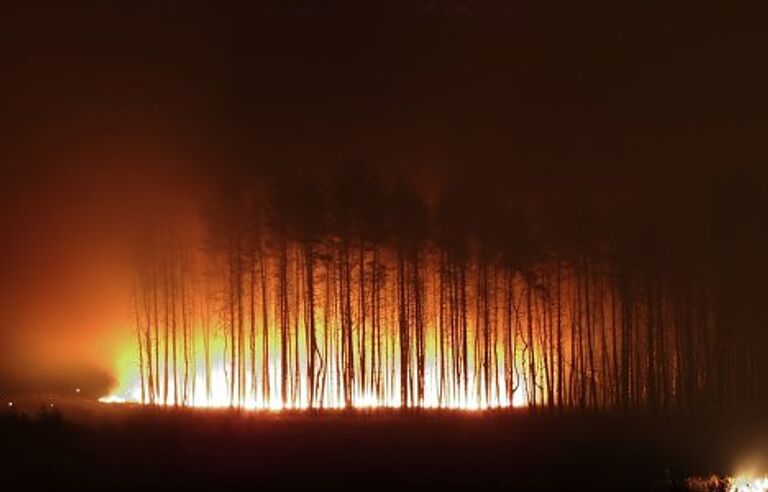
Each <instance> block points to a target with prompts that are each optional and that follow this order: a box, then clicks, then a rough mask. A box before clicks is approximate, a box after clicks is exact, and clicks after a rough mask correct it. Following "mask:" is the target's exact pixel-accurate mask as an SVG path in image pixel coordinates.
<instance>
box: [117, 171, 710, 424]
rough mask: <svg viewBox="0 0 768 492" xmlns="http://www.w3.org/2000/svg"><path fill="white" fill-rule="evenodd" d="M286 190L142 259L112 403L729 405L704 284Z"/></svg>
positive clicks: (410, 208) (416, 203) (409, 207)
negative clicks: (704, 399) (705, 401)
mask: <svg viewBox="0 0 768 492" xmlns="http://www.w3.org/2000/svg"><path fill="white" fill-rule="evenodd" d="M280 179H282V180H284V181H283V182H281V183H279V185H274V184H273V186H272V187H271V188H262V187H260V186H259V185H258V183H256V184H255V185H254V188H253V190H250V191H248V192H247V193H245V194H243V195H242V196H240V197H237V196H228V197H227V198H226V199H227V200H228V201H229V202H230V203H229V205H227V207H228V208H227V209H225V210H220V211H218V212H215V214H219V215H216V216H215V219H214V222H211V223H210V224H208V225H207V226H206V228H205V229H207V236H206V239H205V240H204V241H203V243H204V244H207V245H209V246H207V247H202V246H201V242H200V241H199V240H196V239H189V238H188V237H185V236H184V231H178V230H176V231H174V230H173V229H171V228H168V229H166V230H165V232H163V233H161V234H156V235H155V236H154V238H153V239H151V240H150V241H148V242H146V243H144V245H143V247H142V248H141V250H140V254H139V256H138V261H137V263H136V271H135V278H134V282H133V285H134V288H133V296H132V297H133V300H132V307H131V311H132V312H133V315H132V318H133V322H132V325H133V326H132V328H131V330H132V333H133V335H132V338H133V340H134V342H133V344H132V346H127V347H126V349H125V351H124V353H123V354H122V360H123V361H124V362H125V363H124V365H123V367H120V368H118V369H117V371H116V372H117V375H118V383H119V384H118V387H117V389H116V390H115V392H114V394H113V395H112V398H111V399H108V400H107V401H116V399H118V398H119V399H122V400H125V401H131V402H137V403H144V404H149V405H162V406H168V405H170V406H192V407H207V406H210V407H237V408H248V409H272V410H275V409H283V408H286V409H299V408H363V407H398V408H411V407H420V408H446V409H463V410H480V409H493V408H508V407H520V406H528V407H531V408H536V407H552V408H553V407H558V408H566V407H571V408H593V409H601V408H603V409H605V408H630V407H639V406H647V407H649V408H668V409H669V408H686V407H687V406H688V405H691V404H692V403H691V402H692V401H694V400H696V399H698V398H700V397H701V396H702V395H706V394H710V395H712V394H715V393H717V394H718V395H720V393H718V392H720V391H721V390H722V384H723V383H724V380H723V379H719V378H718V377H720V378H721V377H723V376H724V373H723V372H719V373H718V372H717V370H718V369H719V367H718V364H720V361H718V360H717V359H715V358H713V357H712V356H711V355H712V352H711V351H712V347H713V346H714V345H713V344H714V341H715V339H716V337H717V336H718V334H717V331H716V330H715V327H714V325H713V317H712V314H711V306H710V305H709V303H708V302H707V296H708V289H707V287H706V284H703V285H700V283H699V282H698V281H693V280H692V279H687V278H675V277H672V276H670V275H665V274H663V273H662V272H655V273H654V274H653V275H648V274H646V273H644V274H642V275H635V274H633V273H632V272H629V271H623V270H622V269H621V265H617V264H615V262H614V261H613V260H612V259H611V258H610V257H607V256H601V255H598V254H596V253H595V252H586V251H585V252H582V253H581V254H579V255H577V256H574V255H572V254H570V253H569V252H567V251H562V252H560V251H557V250H555V251H551V250H545V249H543V250H542V251H540V252H531V251H525V250H522V249H520V246H519V244H518V243H517V242H516V241H514V239H513V240H511V241H510V242H504V241H503V240H502V241H495V242H494V243H488V244H485V243H482V242H477V236H476V235H475V234H477V233H475V234H470V233H469V232H468V231H467V230H466V229H465V227H466V225H457V223H456V221H455V220H454V219H453V218H451V219H449V220H447V221H440V220H439V219H438V220H435V219H431V218H430V217H434V216H435V214H434V213H433V212H432V211H430V210H428V209H427V208H426V205H425V204H423V202H422V201H421V200H420V198H419V197H418V196H417V195H416V194H414V193H413V192H412V191H410V190H408V189H403V188H400V189H394V190H391V191H390V190H386V189H384V188H383V187H381V185H380V184H378V183H377V181H376V180H375V179H373V178H371V177H369V176H362V177H358V178H355V186H356V187H357V188H355V189H352V190H347V191H345V190H344V189H343V188H341V190H340V188H339V187H340V186H344V185H342V184H341V183H334V184H333V185H332V186H331V187H330V189H331V190H334V191H333V193H335V194H339V195H340V196H334V195H333V194H328V193H329V192H327V191H326V192H322V191H321V189H322V188H321V187H320V186H319V184H318V183H317V182H314V181H312V178H311V177H310V176H306V175H305V176H303V177H289V176H287V175H284V176H283V177H282V178H280ZM292 179H297V180H298V181H296V182H293V181H290V180H292ZM341 179H344V178H341ZM285 180H287V181H285ZM296 189H299V190H303V193H304V195H303V196H297V194H296V193H297V192H296V191H291V199H292V200H295V201H297V202H298V203H304V202H307V203H313V204H314V205H313V206H311V207H306V208H301V209H296V208H291V207H290V206H288V205H287V204H286V200H287V197H284V196H282V195H281V193H283V191H281V190H296ZM339 190H340V191H339ZM255 194H258V195H259V196H261V197H262V198H261V199H260V200H254V199H253V198H252V197H253V196H254V195H255ZM347 194H349V195H352V196H353V197H356V198H343V197H345V196H346V195H347ZM376 196H378V197H380V198H379V199H377V201H375V202H372V201H371V200H372V199H371V198H370V197H376ZM340 197H342V198H340ZM340 200H341V203H343V207H342V208H334V207H340V205H338V204H339V203H340V202H339V201H340ZM356 200H358V201H356ZM457 205H458V204H457V203H450V202H449V201H448V202H445V201H444V202H443V203H442V204H441V207H443V208H444V209H445V210H453V208H454V207H456V206H457ZM319 210H325V212H322V213H321V212H320V211H319ZM442 213H443V212H440V213H438V214H437V217H438V218H439V217H441V216H442V215H441V214H442ZM223 214H229V216H227V215H223ZM369 216H370V217H369ZM375 217H379V219H378V220H374V218H375ZM383 217H384V218H386V217H389V219H382V218H383ZM385 220H386V224H387V225H386V226H385V225H384V224H385ZM430 220H435V223H432V224H430ZM434 230H438V231H441V232H440V233H439V234H437V235H433V234H432V233H430V232H429V231H434ZM491 244H492V246H491ZM211 246H212V247H211ZM694 326H696V327H698V332H697V336H695V337H694V336H693V332H692V327H694ZM694 360H695V361H696V363H694ZM723 369H725V368H723ZM716 374H717V375H718V377H715V375H716Z"/></svg>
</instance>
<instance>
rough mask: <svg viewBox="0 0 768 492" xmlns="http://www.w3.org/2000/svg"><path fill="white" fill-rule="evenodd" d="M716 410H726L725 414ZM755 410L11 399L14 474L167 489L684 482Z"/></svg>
mask: <svg viewBox="0 0 768 492" xmlns="http://www.w3.org/2000/svg"><path fill="white" fill-rule="evenodd" d="M715 422H716V423H715ZM755 422H756V421H755V420H753V419H750V418H748V417H743V416H742V417H739V418H730V419H724V418H722V417H720V418H719V419H716V420H715V419H711V418H703V417H700V418H691V417H680V418H665V419H659V418H650V417H648V416H645V417H631V418H630V417H627V416H623V417H618V416H608V415H590V416H584V415H568V416H551V415H530V414H527V413H525V412H517V413H481V414H468V413H455V412H454V413H441V412H429V411H424V412H421V413H413V414H407V415H404V414H402V413H400V412H355V413H344V412H326V413H322V414H308V413H293V414H292V413H283V414H273V413H240V414H238V413H235V412H223V411H170V410H169V411H159V410H147V409H141V408H136V407H119V408H118V407H108V408H107V407H103V406H92V407H90V408H88V409H87V410H85V411H83V410H71V411H70V410H67V409H65V410H63V411H62V413H58V412H50V411H47V412H45V413H33V414H32V415H30V416H24V415H22V414H19V413H17V412H7V411H6V412H5V414H4V415H2V417H0V430H1V431H2V448H3V451H2V459H3V461H2V480H3V481H4V482H5V483H16V484H18V485H19V486H21V487H22V488H27V486H28V487H29V488H40V487H45V488H50V489H64V488H65V487H72V486H74V487H77V488H79V489H83V488H100V489H110V490H115V489H133V490H155V489H157V488H160V487H164V488H165V487H171V489H169V490H177V489H178V490H182V489H201V488H210V489H217V490H218V489H229V488H233V489H234V488H237V489H251V490H273V489H278V488H288V489H303V490H318V489H326V488H334V489H336V490H339V491H341V490H370V489H393V488H397V489H417V488H418V489H423V490H434V488H435V487H436V486H437V487H440V488H444V489H445V490H457V487H459V489H458V490H461V489H462V488H463V489H465V490H484V489H506V490H679V487H678V486H677V485H676V484H679V483H681V481H682V479H683V478H684V477H686V476H690V475H697V474H698V475H702V474H709V473H732V472H733V467H736V466H738V465H739V464H738V463H737V460H741V459H747V458H746V456H747V454H748V453H750V452H751V450H752V449H757V448H759V443H760V442H768V441H761V437H762V436H764V435H765V434H763V433H762V430H764V428H762V429H761V428H759V427H758V424H756V423H755Z"/></svg>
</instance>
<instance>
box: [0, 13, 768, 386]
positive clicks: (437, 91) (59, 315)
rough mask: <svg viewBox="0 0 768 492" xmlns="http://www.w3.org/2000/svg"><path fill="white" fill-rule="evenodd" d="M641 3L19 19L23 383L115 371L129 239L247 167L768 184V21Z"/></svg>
mask: <svg viewBox="0 0 768 492" xmlns="http://www.w3.org/2000/svg"><path fill="white" fill-rule="evenodd" d="M641 3H644V4H646V2H606V3H605V4H602V5H596V4H590V3H588V2H587V3H585V2H562V3H553V2H532V1H531V2H527V1H526V2H471V1H464V2H460V1H454V2H452V1H445V2H441V1H413V2H381V3H380V4H378V5H377V6H372V4H371V3H370V2H334V1H282V2H274V5H273V6H270V5H269V2H247V3H246V2H244V3H243V4H242V5H237V3H236V2H211V3H210V4H205V3H201V2H167V1H163V2H147V3H146V4H145V3H144V2H110V1H101V2H99V1H94V2H50V3H42V2H24V5H23V6H22V5H17V6H13V7H7V6H4V7H3V9H2V13H1V15H0V59H1V60H2V61H1V62H0V76H1V77H2V82H1V84H2V87H3V90H2V92H1V93H0V107H1V108H2V116H1V117H0V125H1V126H0V130H2V132H1V133H0V158H2V162H0V169H2V173H3V175H2V181H1V182H0V193H2V195H1V198H0V200H2V202H1V203H2V211H0V220H1V222H0V224H1V225H2V230H3V234H4V237H5V240H4V241H3V243H2V244H1V245H0V256H1V257H2V260H0V268H1V270H0V275H1V277H0V294H2V295H1V296H0V297H1V298H2V301H0V306H2V312H0V323H1V324H0V347H2V348H0V359H2V360H3V363H2V364H0V374H8V373H9V372H19V371H20V369H19V368H20V367H23V368H28V367H38V366H41V365H45V366H46V367H47V368H48V369H51V371H59V372H61V368H66V370H67V371H71V372H73V373H79V372H78V371H86V372H87V371H88V370H90V369H88V368H90V367H108V365H109V361H110V354H111V352H110V351H111V350H113V345H114V342H113V341H112V338H111V337H112V335H111V334H113V333H114V332H115V325H119V324H120V323H121V320H122V319H123V317H124V314H125V313H123V307H122V306H123V301H124V292H125V289H124V285H123V284H124V282H123V281H122V280H120V279H121V278H122V276H121V274H120V273H119V272H122V271H123V269H124V251H123V247H124V245H125V243H126V242H128V241H129V238H130V237H132V236H131V235H132V233H133V232H134V231H135V230H136V229H140V227H141V225H142V223H143V221H144V220H145V219H146V217H147V216H152V215H156V214H158V213H164V214H178V215H179V217H181V216H184V215H185V214H187V213H189V211H190V210H191V209H193V208H194V204H195V203H196V200H198V199H200V197H201V196H204V195H205V194H206V189H207V187H208V184H209V183H210V182H212V180H215V179H218V178H220V177H221V176H222V175H228V174H227V172H225V170H227V169H231V168H243V167H257V168H258V167H259V166H263V165H265V163H275V162H289V163H294V164H298V165H302V166H307V167H311V168H315V169H323V167H324V166H330V165H334V164H337V163H339V162H350V161H357V160H362V161H363V162H365V163H366V165H370V166H372V167H373V168H375V169H377V170H379V171H381V172H383V173H403V174H406V175H407V176H409V177H410V178H411V179H412V180H413V181H414V182H416V183H418V184H419V185H420V186H422V187H424V188H425V189H431V188H440V187H441V186H444V185H445V183H454V184H455V183H461V184H463V185H464V186H466V187H467V188H468V189H470V190H474V191H470V192H469V193H470V195H471V193H480V191H478V190H482V192H483V193H491V194H498V193H504V192H505V190H507V189H508V188H512V186H511V183H514V184H515V185H514V188H515V189H525V190H527V191H526V192H527V193H531V194H534V195H536V194H540V195H541V194H555V195H558V196H564V197H570V196H574V195H577V196H579V197H581V198H582V199H585V200H586V199H589V200H593V201H594V203H596V204H597V206H601V204H602V205H605V206H610V203H613V202H612V201H611V200H615V199H616V197H617V196H618V197H629V198H628V199H629V200H635V201H638V202H641V203H646V202H647V203H652V202H653V201H654V200H655V199H656V197H658V196H666V197H670V196H671V197H676V199H677V200H678V202H682V203H685V202H686V201H687V200H689V199H690V200H694V197H698V196H699V194H701V193H705V194H706V193H708V192H709V190H711V189H712V187H713V186H717V185H718V183H721V182H724V181H725V182H731V181H734V180H735V182H736V183H742V182H748V183H750V185H751V186H753V188H752V189H754V190H756V191H755V192H756V193H762V192H763V191H765V177H766V172H765V170H764V168H765V167H766V166H765V157H766V152H765V139H764V135H765V133H766V129H768V122H767V120H766V115H767V114H768V95H767V94H768V92H767V91H766V89H765V88H766V87H768V76H767V75H768V70H767V69H766V65H765V53H766V47H767V46H768V43H766V34H765V33H766V27H767V26H766V23H767V22H766V19H767V18H768V17H766V16H765V15H763V13H762V12H757V11H756V10H754V9H747V8H745V7H742V6H738V5H728V6H724V5H723V6H709V5H703V4H704V3H705V2H699V3H698V4H695V3H692V4H690V5H683V4H676V5H671V4H672V3H674V2H659V4H658V5H656V4H654V5H650V4H646V5H640V4H641ZM651 3H653V2H651ZM686 3H687V2H686ZM723 3H724V4H725V2H723ZM362 4H365V6H364V7H363V6H361V5H362ZM521 183H523V185H521ZM609 197H613V198H609ZM665 203H666V202H665ZM179 220H181V219H179ZM53 354H55V356H54V355H53ZM41 361H45V364H43V363H42V362H41ZM3 371H4V372H3ZM24 371H27V369H24V370H21V372H24ZM35 377H36V378H37V379H36V380H40V378H42V376H40V377H37V376H35ZM6 379H7V378H6Z"/></svg>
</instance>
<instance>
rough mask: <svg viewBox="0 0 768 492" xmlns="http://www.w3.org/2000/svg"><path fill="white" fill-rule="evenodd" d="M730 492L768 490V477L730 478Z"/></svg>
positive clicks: (762, 491) (764, 491)
mask: <svg viewBox="0 0 768 492" xmlns="http://www.w3.org/2000/svg"><path fill="white" fill-rule="evenodd" d="M728 491H729V492H768V477H760V478H750V477H745V476H740V477H735V478H732V479H731V480H730V486H729V488H728Z"/></svg>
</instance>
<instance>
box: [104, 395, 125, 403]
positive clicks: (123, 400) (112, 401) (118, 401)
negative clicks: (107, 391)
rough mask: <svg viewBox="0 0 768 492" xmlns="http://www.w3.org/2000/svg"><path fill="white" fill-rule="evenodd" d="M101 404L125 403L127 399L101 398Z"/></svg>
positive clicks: (113, 396)
mask: <svg viewBox="0 0 768 492" xmlns="http://www.w3.org/2000/svg"><path fill="white" fill-rule="evenodd" d="M99 401H100V402H101V403H125V401H126V400H125V398H121V397H119V396H116V395H109V396H102V397H101V398H99Z"/></svg>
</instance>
